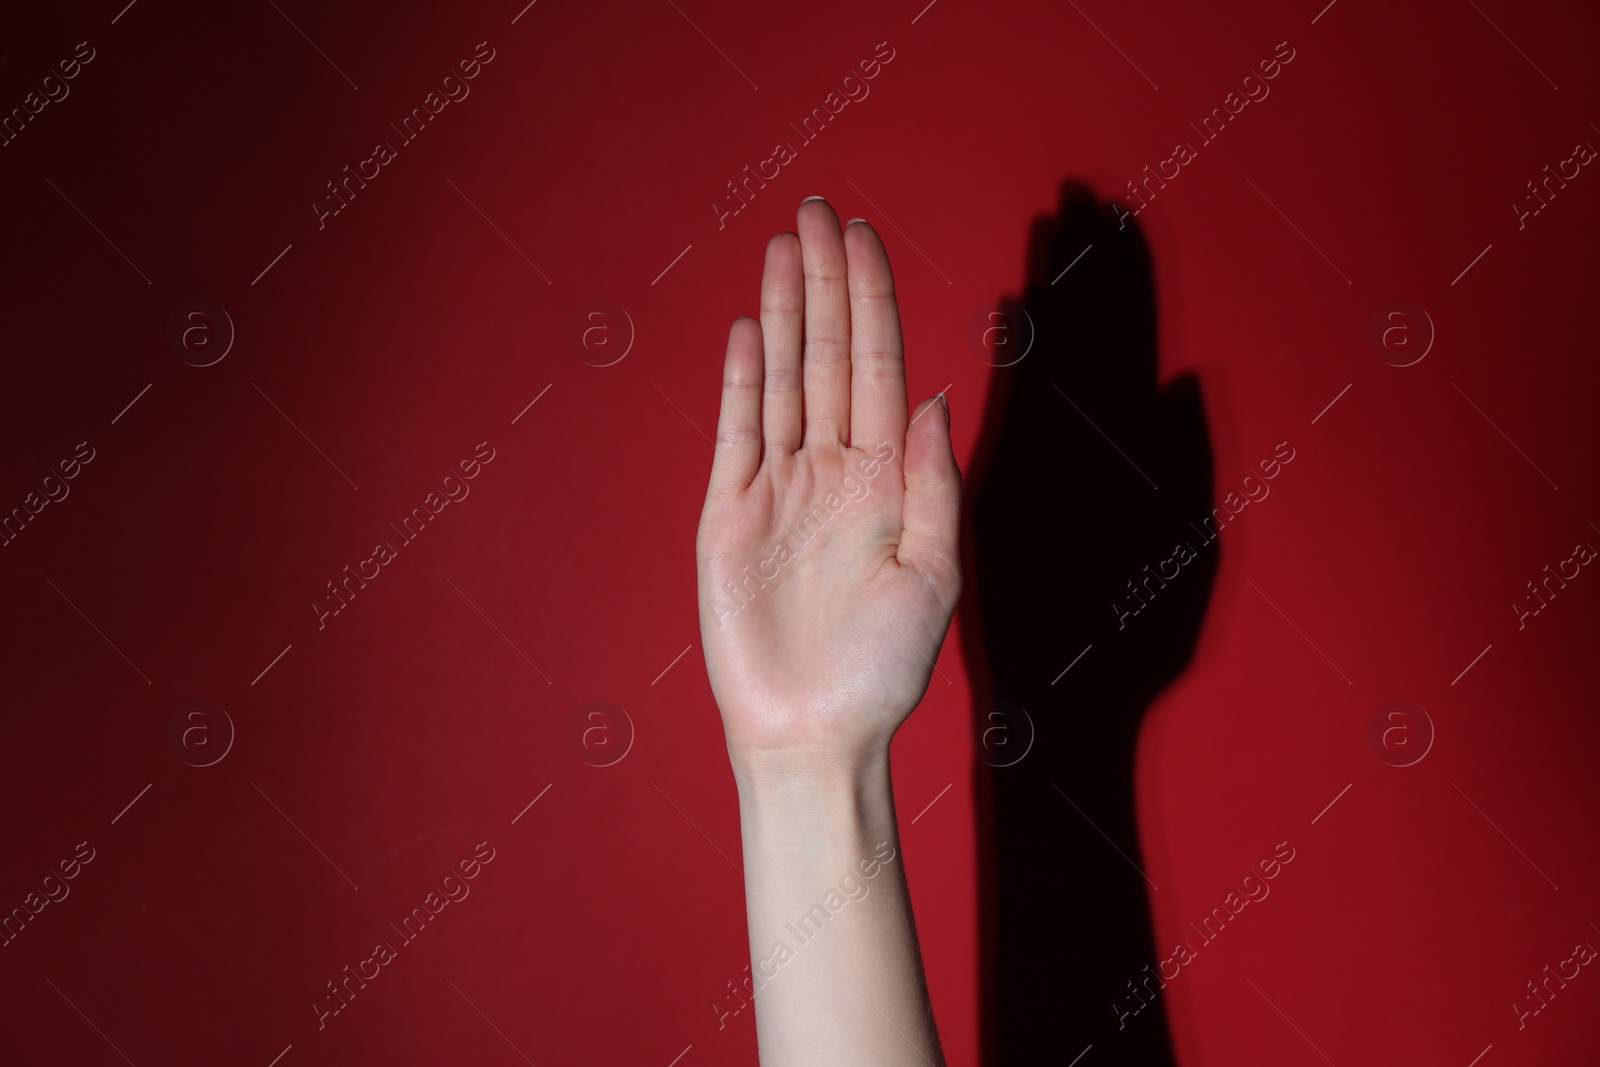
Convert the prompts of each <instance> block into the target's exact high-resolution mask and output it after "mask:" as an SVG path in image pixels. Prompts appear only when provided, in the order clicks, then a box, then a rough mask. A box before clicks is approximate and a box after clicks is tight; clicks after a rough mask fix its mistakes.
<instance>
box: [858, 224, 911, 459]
mask: <svg viewBox="0 0 1600 1067" xmlns="http://www.w3.org/2000/svg"><path fill="white" fill-rule="evenodd" d="M844 247H845V257H846V260H847V264H848V268H847V274H848V279H849V289H850V444H851V445H852V446H854V447H856V448H871V447H872V446H873V445H875V444H877V443H879V442H882V441H888V442H890V443H891V444H893V445H894V446H895V447H896V448H901V447H902V446H903V443H904V441H905V436H906V368H905V347H904V345H903V344H902V342H901V337H900V308H899V304H898V303H897V302H896V300H895V295H894V272H893V271H892V270H891V269H890V268H889V253H888V252H887V251H886V250H885V249H884V247H883V241H882V240H881V239H880V238H879V237H878V233H877V231H876V230H874V229H873V228H872V226H871V224H869V223H868V222H866V221H865V220H864V219H851V220H850V222H849V223H847V224H846V225H845V230H844Z"/></svg>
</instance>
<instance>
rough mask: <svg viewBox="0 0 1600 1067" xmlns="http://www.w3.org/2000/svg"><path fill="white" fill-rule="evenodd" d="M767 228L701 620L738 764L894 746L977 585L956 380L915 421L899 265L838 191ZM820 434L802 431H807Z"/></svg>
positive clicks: (709, 513) (823, 768) (719, 447)
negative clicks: (770, 231) (967, 575)
mask: <svg viewBox="0 0 1600 1067" xmlns="http://www.w3.org/2000/svg"><path fill="white" fill-rule="evenodd" d="M798 229H799V234H798V235H796V234H794V233H787V232H786V233H780V234H777V235H776V236H774V237H773V238H772V240H771V241H769V242H768V244H767V252H766V268H765V271H764V273H763V275H762V279H761V318H760V320H759V321H757V320H756V319H753V318H750V317H749V316H741V317H740V318H738V319H735V320H734V323H733V327H732V329H731V330H730V331H729V336H728V352H727V359H726V365H725V369H724V371H723V390H722V410H721V415H720V417H719V419H718V423H717V435H716V453H715V456H714V458H713V460H712V467H711V482H710V487H709V489H708V491H707V493H706V503H705V508H704V510H703V512H702V513H701V518H700V529H699V533H698V536H697V538H696V554H697V557H698V560H699V595H700V633H701V638H702V641H703V643H704V646H705V653H706V668H707V671H708V672H709V674H710V677H711V688H712V692H713V693H714V694H715V696H716V700H717V706H718V707H719V708H720V709H721V710H722V721H723V726H724V729H725V731H726V734H727V739H728V749H729V754H730V757H731V759H732V761H733V764H734V769H735V771H736V772H740V773H747V774H755V773H764V772H766V771H767V770H769V769H770V770H772V771H774V772H776V773H780V774H787V773H789V772H791V771H798V770H801V769H803V770H805V771H806V772H817V771H820V772H824V773H828V772H833V771H847V772H848V771H852V770H856V769H859V768H860V767H862V766H863V765H864V764H865V763H867V762H868V761H871V760H874V759H878V758H883V759H886V758H887V753H888V747H889V740H890V738H891V737H892V736H893V735H894V731H895V730H896V729H897V728H898V727H899V726H900V724H901V723H902V722H904V721H905V719H906V717H907V716H908V715H910V714H911V711H912V709H913V708H914V707H916V705H917V702H918V701H919V700H921V699H922V695H923V693H924V692H925V691H926V690H927V687H928V680H929V678H930V676H931V673H932V671H933V669H934V666H933V660H934V659H935V657H937V655H938V652H939V648H940V646H941V645H942V644H943V641H944V635H945V631H946V630H947V629H948V628H949V625H950V616H951V613H952V611H954V609H955V604H956V599H957V597H958V596H959V595H960V591H961V575H960V565H959V557H958V553H957V547H956V540H957V532H958V527H959V515H960V497H961V474H960V471H959V470H958V469H957V467H956V462H955V457H954V455H953V454H952V452H951V446H950V436H949V412H948V408H947V406H946V402H945V400H944V398H943V397H942V396H940V397H937V398H929V399H928V400H925V401H923V403H922V404H920V405H918V409H917V413H916V415H915V416H913V417H912V418H911V420H910V425H909V426H908V422H907V413H906V385H905V364H904V361H903V348H902V345H901V338H900V317H899V312H898V309H897V306H896V303H895V298H894V276H893V274H892V273H891V271H890V268H889V258H888V255H887V253H886V252H885V251H884V247H883V242H882V241H881V240H879V238H878V235H877V233H876V232H875V231H874V230H873V228H872V227H871V226H869V225H868V224H866V223H865V222H860V221H858V222H854V223H852V224H851V225H850V226H849V227H847V228H846V229H845V230H844V232H843V233H842V234H841V232H840V229H839V220H838V216H837V215H835V214H834V211H833V209H832V208H831V207H830V206H828V204H827V202H826V201H823V200H811V201H808V202H805V203H802V204H801V205H800V209H799V212H798ZM802 431H803V432H802Z"/></svg>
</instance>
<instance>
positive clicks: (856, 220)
mask: <svg viewBox="0 0 1600 1067" xmlns="http://www.w3.org/2000/svg"><path fill="white" fill-rule="evenodd" d="M866 221H867V220H866V219H863V218H860V217H859V216H858V217H856V218H853V219H851V220H850V222H866ZM850 222H847V223H845V225H846V226H848V225H850Z"/></svg>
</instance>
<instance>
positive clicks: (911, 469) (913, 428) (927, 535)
mask: <svg viewBox="0 0 1600 1067" xmlns="http://www.w3.org/2000/svg"><path fill="white" fill-rule="evenodd" d="M905 479H906V494H905V504H904V511H903V515H902V520H901V523H902V526H903V527H904V532H903V533H902V534H901V536H900V551H899V557H900V562H902V563H909V564H911V565H912V566H914V567H916V568H917V569H918V570H919V571H922V572H923V573H925V574H928V575H930V576H931V577H932V578H933V579H934V580H935V581H936V582H937V583H939V584H941V585H943V584H944V583H946V582H959V573H960V571H959V568H960V556H959V554H958V552H957V546H956V538H957V535H958V533H959V531H960V528H961V470H960V468H958V467H957V466H956V457H955V452H954V451H953V450H952V448H951V444H950V402H949V400H948V399H946V397H945V395H944V394H943V393H940V394H939V395H938V396H932V397H929V398H928V399H926V400H924V401H923V402H922V403H920V404H918V405H917V411H916V414H915V415H913V416H912V419H911V424H910V425H909V426H908V427H907V429H906V461H905Z"/></svg>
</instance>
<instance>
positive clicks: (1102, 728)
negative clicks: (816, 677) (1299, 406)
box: [960, 181, 1218, 1067]
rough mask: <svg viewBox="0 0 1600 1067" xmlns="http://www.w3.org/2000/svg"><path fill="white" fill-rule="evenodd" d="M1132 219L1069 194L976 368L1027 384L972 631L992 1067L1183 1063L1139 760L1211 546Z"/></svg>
mask: <svg viewBox="0 0 1600 1067" xmlns="http://www.w3.org/2000/svg"><path fill="white" fill-rule="evenodd" d="M1118 214H1121V215H1123V216H1126V212H1125V211H1122V212H1118V211H1117V210H1115V209H1114V208H1113V207H1112V205H1110V204H1104V205H1102V204H1100V203H1099V202H1097V200H1096V198H1095V196H1094V193H1093V192H1092V190H1090V189H1089V188H1087V187H1086V186H1084V185H1082V184H1079V183H1076V182H1072V181H1068V182H1064V183H1063V185H1062V187H1061V207H1060V214H1059V217H1057V218H1048V217H1040V218H1038V219H1036V220H1035V223H1034V227H1033V231H1032V239H1031V242H1030V250H1029V262H1028V265H1027V268H1028V269H1027V289H1026V293H1025V295H1024V297H1023V299H1022V301H1021V305H1020V308H1019V306H1018V305H1017V304H1016V303H1015V302H1012V301H1002V302H1001V305H1000V309H999V311H998V312H997V316H998V317H997V316H991V320H992V325H993V326H994V327H995V331H991V332H990V335H989V339H988V341H989V346H988V351H989V352H990V354H989V355H987V356H986V357H984V358H985V359H986V361H987V362H990V363H991V364H1005V363H1011V365H1010V366H1000V367H999V368H998V369H996V370H995V371H994V376H993V380H992V389H991V393H990V398H989V404H988V408H987V410H986V412H985V413H984V423H983V428H982V431H981V433H980V437H979V441H978V446H977V449H976V452H975V458H974V463H973V464H972V467H973V472H974V475H975V477H973V479H972V481H973V482H974V483H975V485H976V492H975V494H974V495H973V497H972V505H971V511H970V513H969V518H970V524H969V526H968V530H967V532H966V536H965V538H964V542H965V545H966V549H965V551H966V561H965V568H964V569H965V572H966V574H967V576H968V579H969V581H970V583H971V585H972V587H973V595H970V596H968V597H965V598H963V603H962V607H961V614H960V619H961V636H962V641H963V644H964V648H965V651H966V654H967V662H968V663H969V664H970V665H971V671H972V678H973V683H972V684H973V698H974V699H973V706H974V709H975V712H974V714H975V716H976V722H975V724H974V725H975V728H976V731H977V736H978V739H979V742H980V747H979V748H978V754H979V757H980V758H981V759H982V760H983V761H984V762H985V763H987V764H989V767H984V766H978V767H977V768H976V770H975V775H976V779H977V780H976V781H975V787H976V788H975V790H974V793H975V795H976V796H977V797H978V798H979V799H978V806H979V812H978V816H979V831H978V832H979V861H980V885H979V905H980V913H981V915H982V921H983V931H982V938H981V946H982V948H981V956H982V963H981V968H982V974H981V983H982V988H983V990H984V1004H983V1006H982V1012H981V1018H982V1027H983V1043H984V1062H985V1063H986V1064H990V1065H994V1064H1001V1065H1004V1067H1015V1065H1018V1064H1036V1063H1045V1062H1050V1063H1060V1064H1066V1063H1068V1062H1069V1061H1071V1060H1072V1058H1073V1057H1074V1056H1076V1055H1078V1054H1079V1053H1080V1052H1081V1051H1082V1050H1083V1049H1084V1048H1085V1047H1086V1046H1089V1045H1091V1044H1092V1045H1093V1046H1094V1049H1095V1051H1094V1054H1093V1055H1094V1060H1093V1062H1094V1064H1096V1065H1103V1064H1111V1063H1116V1064H1141V1065H1144V1064H1153V1065H1160V1064H1173V1063H1175V1062H1176V1061H1175V1059H1174V1054H1173V1051H1172V1045H1171V1039H1170V1036H1169V1033H1168V1027H1167V1019H1166V1013H1165V1009H1164V999H1165V998H1164V995H1163V994H1162V993H1161V992H1160V983H1159V980H1158V979H1156V978H1155V977H1154V975H1155V974H1156V972H1157V967H1158V961H1159V960H1161V959H1162V958H1164V957H1165V956H1166V955H1167V953H1158V952H1157V951H1156V948H1155V945H1154V938H1153V933H1152V929H1151V920H1150V907H1149V895H1148V894H1149V893H1150V892H1151V889H1152V887H1151V884H1150V883H1149V881H1148V880H1147V879H1146V877H1145V875H1144V874H1143V873H1141V870H1140V869H1139V868H1143V867H1145V866H1146V865H1145V864H1144V862H1143V860H1142V859H1141V856H1140V848H1139V838H1138V833H1137V827H1136V821H1135V812H1134V756H1135V748H1136V744H1137V741H1138V737H1139V727H1140V723H1141V720H1142V719H1143V717H1144V714H1145V712H1146V711H1147V710H1148V709H1149V707H1150V705H1151V703H1152V702H1153V701H1154V699H1155V698H1156V696H1157V695H1158V694H1159V693H1160V692H1161V690H1162V689H1163V688H1165V687H1166V686H1167V685H1168V684H1169V683H1170V682H1171V681H1172V680H1173V679H1174V678H1176V677H1177V675H1178V674H1179V672H1180V671H1181V670H1182V669H1183V668H1184V666H1185V665H1186V664H1187V663H1188V662H1189V659H1190V657H1191V655H1192V654H1193V652H1194V647H1195V643H1196V641H1197V639H1198V637H1199V632H1200V625H1201V621H1202V619H1203V617H1204V614H1205V609H1206V604H1207V601H1208V600H1209V598H1210V593H1211V586H1212V582H1213V579H1214V578H1215V575H1216V570H1217V562H1218V546H1217V542H1216V541H1215V540H1214V535H1212V534H1210V529H1211V528H1210V527H1209V526H1207V525H1206V524H1205V522H1204V520H1205V519H1207V518H1208V517H1209V516H1210V513H1211V486H1212V462H1211V445H1210V440H1209V436H1208V434H1207V429H1206V420H1205V411H1204V407H1203V404H1202V401H1201V397H1200V389H1199V384H1198V382H1197V381H1196V379H1195V378H1194V377H1193V376H1192V375H1189V374H1184V375H1181V376H1178V377H1176V378H1174V379H1172V380H1171V381H1168V382H1167V383H1165V384H1163V385H1160V386H1159V387H1158V385H1157V381H1156V374H1157V360H1156V322H1155V293H1154V286H1153V281H1152V277H1151V266H1150V253H1149V249H1148V247H1147V246H1146V244H1145V241H1144V237H1143V235H1142V234H1141V233H1140V231H1139V230H1138V228H1137V227H1136V226H1135V225H1134V224H1133V222H1132V220H1131V219H1129V218H1124V220H1123V221H1124V222H1126V225H1125V226H1123V225H1122V224H1121V223H1119V221H1118V217H1117V216H1118ZM1085 248H1088V251H1085ZM1080 256H1081V258H1080ZM1024 313H1025V314H1024ZM1030 321H1031V327H1032V331H1033V332H1034V334H1035V335H1034V336H1033V337H1032V338H1031V347H1029V348H1027V350H1026V353H1025V354H1023V355H1021V358H1020V359H1018V358H1017V357H1018V354H1021V353H1022V352H1023V346H1024V345H1026V344H1027V343H1028V341H1029V337H1028V333H1029V323H1030ZM981 330H982V325H981V324H979V325H977V326H975V327H974V330H973V334H974V336H976V335H977V334H978V333H979V332H981ZM996 331H1004V332H996ZM1012 361H1015V362H1012ZM1180 544H1187V546H1189V548H1190V549H1191V550H1192V554H1190V555H1189V558H1188V559H1187V561H1186V562H1182V561H1180V560H1179V559H1178V558H1177V556H1179V555H1184V554H1183V553H1178V554H1177V555H1175V546H1176V545H1180ZM1147 568H1148V569H1147ZM1174 571H1176V573H1175V574H1174ZM1086 649H1087V651H1086ZM997 701H998V702H1000V703H997ZM1019 707H1020V708H1021V709H1022V711H1020V712H1019V711H1018V710H1017V709H1018V708H1019ZM1030 745H1031V747H1030ZM991 767H992V768H993V769H992V770H991V769H990V768H991ZM986 787H987V788H986ZM986 807H987V809H988V810H985V808H986ZM1136 864H1137V867H1136V866H1135V865H1136ZM1146 968H1148V970H1147V969H1146ZM1136 994H1137V998H1136ZM1141 1005H1146V1006H1143V1007H1142V1006H1141Z"/></svg>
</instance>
